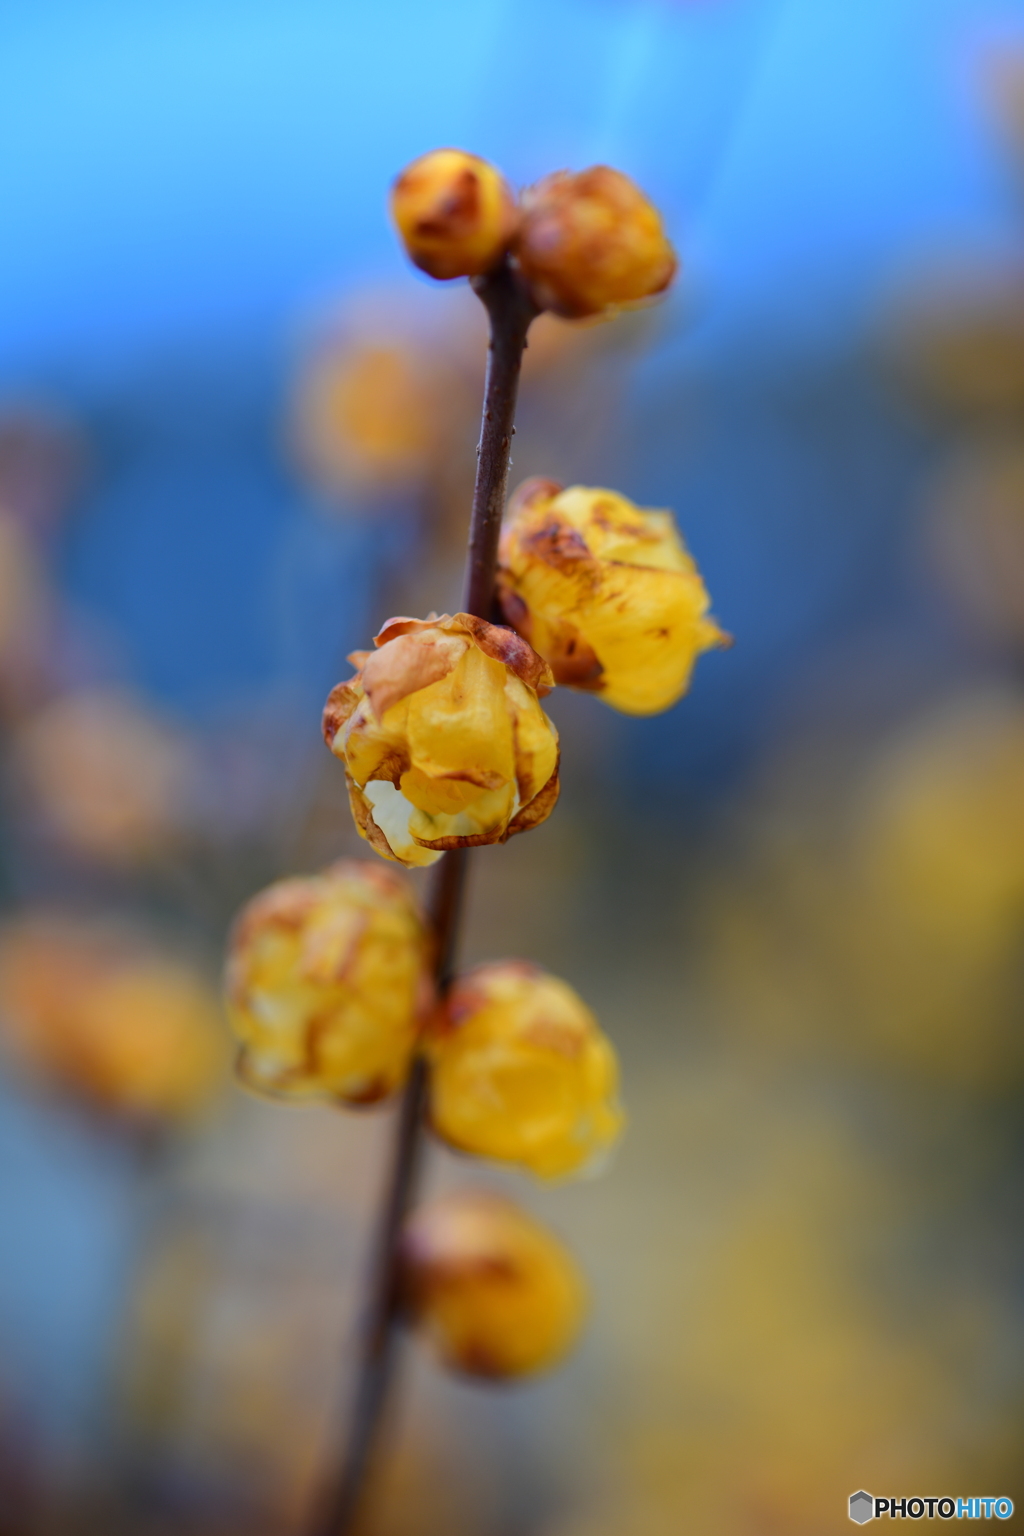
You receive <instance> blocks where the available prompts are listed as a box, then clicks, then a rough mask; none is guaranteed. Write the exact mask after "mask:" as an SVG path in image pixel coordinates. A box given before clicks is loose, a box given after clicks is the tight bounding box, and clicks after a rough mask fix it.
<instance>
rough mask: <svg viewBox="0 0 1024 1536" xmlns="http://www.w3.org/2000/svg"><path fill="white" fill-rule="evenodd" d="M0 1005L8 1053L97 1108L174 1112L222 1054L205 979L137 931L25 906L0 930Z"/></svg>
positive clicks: (206, 1080)
mask: <svg viewBox="0 0 1024 1536" xmlns="http://www.w3.org/2000/svg"><path fill="white" fill-rule="evenodd" d="M0 1015H2V1020H3V1026H4V1036H5V1039H6V1042H7V1043H8V1044H9V1045H10V1047H11V1049H12V1051H13V1053H14V1055H15V1057H16V1058H17V1059H19V1060H20V1061H21V1062H22V1063H23V1064H24V1065H26V1066H27V1067H28V1068H30V1069H32V1070H35V1071H37V1072H40V1073H41V1074H42V1075H44V1076H47V1077H52V1078H54V1079H56V1080H57V1081H58V1082H60V1083H61V1084H63V1085H64V1086H65V1087H69V1088H71V1089H73V1090H74V1091H76V1092H78V1093H80V1094H81V1095H82V1096H83V1097H85V1098H87V1099H89V1100H91V1101H92V1102H93V1103H94V1104H96V1105H98V1106H100V1107H101V1108H104V1109H106V1110H109V1111H113V1112H115V1113H118V1114H122V1115H125V1116H128V1117H129V1118H135V1119H144V1120H151V1119H156V1120H165V1119H176V1118H179V1117H182V1116H185V1115H187V1114H189V1113H191V1112H192V1111H194V1110H195V1109H196V1108H198V1107H199V1106H200V1105H201V1104H202V1103H203V1101H204V1100H205V1099H206V1098H208V1097H209V1095H210V1093H211V1092H212V1090H213V1089H214V1088H215V1086H216V1085H217V1083H218V1082H219V1080H220V1076H221V1070H222V1066H223V1062H224V1050H223V1025H222V1021H221V1017H220V1013H219V1010H218V1008H217V1005H216V1001H215V999H214V998H213V996H212V995H211V992H210V989H209V988H208V987H207V986H206V984H205V982H204V981H203V980H202V979H201V978H200V977H199V976H198V975H197V974H196V973H195V972H194V971H193V970H192V969H191V968H190V967H188V966H186V965H184V964H182V963H181V962H179V961H176V960H171V959H168V958H167V957H165V956H162V955H160V954H158V953H155V952H154V951H153V950H152V949H150V948H149V947H148V946H147V945H145V944H143V943H142V942H141V941H139V940H138V939H136V938H134V937H132V936H130V935H126V934H124V933H120V932H118V931H116V930H114V929H110V928H106V927H103V926H100V925H98V924H94V923H86V922H83V921H81V920H76V919H71V918H58V917H52V916H43V915H34V916H31V917H26V918H23V919H21V920H19V921H17V922H14V923H11V924H9V925H8V926H7V927H6V928H5V930H4V931H3V933H2V934H0Z"/></svg>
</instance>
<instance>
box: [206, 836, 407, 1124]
mask: <svg viewBox="0 0 1024 1536" xmlns="http://www.w3.org/2000/svg"><path fill="white" fill-rule="evenodd" d="M427 959H428V942H427V938H426V934H425V931H424V928H423V925H422V923H421V922H420V919H419V916H418V914H417V912H416V908H415V906H414V904H413V901H412V898H411V896H410V895H409V892H408V891H407V889H406V887H405V886H404V884H403V883H402V881H401V879H400V878H399V877H398V876H397V875H393V874H391V873H390V872H389V871H387V870H385V869H382V868H381V867H380V866H379V865H376V864H360V863H356V862H353V861H347V860H343V861H341V862H340V863H337V864H333V865H331V867H330V868H329V869H326V870H324V872H323V873H322V874H319V875H310V876H306V877H305V878H295V879H290V880H279V881H278V882H277V883H276V884H275V885H271V886H268V887H267V889H266V890H264V891H261V892H260V893H259V895H258V896H255V897H254V898H253V899H252V901H250V902H249V904H248V906H246V907H244V908H243V909H242V911H241V913H240V914H239V916H238V918H237V920H236V922H235V926H234V929H233V932H232V935H231V940H230V945H229V949H228V960H227V971H226V977H225V982H226V992H227V1004H228V1014H229V1017H230V1019H231V1023H232V1026H233V1027H234V1030H235V1033H236V1034H237V1036H238V1038H239V1039H240V1040H241V1042H242V1051H241V1056H240V1059H239V1073H240V1075H241V1077H242V1079H243V1081H244V1082H245V1083H246V1085H247V1086H249V1087H251V1088H255V1089H256V1090H258V1091H261V1092H264V1093H271V1094H278V1095H281V1096H283V1097H288V1098H327V1099H334V1100H339V1101H341V1102H342V1103H346V1104H372V1103H374V1102H376V1100H378V1099H382V1098H384V1096H385V1095H386V1094H388V1093H391V1092H392V1091H393V1090H394V1089H395V1088H398V1087H399V1086H400V1085H401V1084H402V1083H403V1082H404V1081H405V1078H406V1076H407V1074H408V1071H409V1066H410V1063H411V1061H412V1055H413V1050H414V1048H415V1044H416V1036H417V1033H418V1028H419V1021H420V1018H421V1017H422V1014H423V1012H424V1010H425V1005H427V1004H428V1003H429V997H430V984H429V980H428V970H427Z"/></svg>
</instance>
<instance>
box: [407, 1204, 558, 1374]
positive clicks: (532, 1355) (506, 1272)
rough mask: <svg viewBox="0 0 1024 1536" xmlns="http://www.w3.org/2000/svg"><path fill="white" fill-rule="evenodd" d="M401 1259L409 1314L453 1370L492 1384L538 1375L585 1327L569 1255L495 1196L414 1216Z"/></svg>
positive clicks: (435, 1206)
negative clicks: (491, 1381) (504, 1379)
mask: <svg viewBox="0 0 1024 1536" xmlns="http://www.w3.org/2000/svg"><path fill="white" fill-rule="evenodd" d="M401 1259H402V1280H403V1293H404V1299H405V1303H406V1307H407V1310H408V1314H409V1316H410V1318H411V1320H412V1321H413V1323H414V1325H415V1326H416V1327H418V1328H419V1329H421V1330H422V1331H423V1332H424V1333H425V1334H426V1336H427V1337H428V1338H429V1339H430V1341H431V1343H432V1344H433V1345H434V1347H435V1349H436V1350H437V1352H438V1354H439V1355H440V1357H441V1359H442V1361H443V1362H444V1364H445V1365H447V1366H448V1367H449V1368H450V1369H452V1370H455V1371H460V1372H463V1373H465V1374H466V1375H469V1376H482V1377H487V1378H490V1379H492V1380H501V1379H502V1378H507V1377H515V1376H526V1375H530V1374H532V1373H533V1372H536V1371H542V1370H546V1369H547V1368H548V1367H549V1366H552V1365H555V1364H557V1362H558V1361H559V1360H560V1359H561V1358H562V1357H563V1355H565V1354H566V1353H567V1351H568V1350H569V1349H570V1348H571V1347H572V1345H573V1344H574V1343H575V1341H576V1338H577V1336H578V1334H579V1331H580V1328H581V1327H582V1325H583V1321H584V1318H585V1316H586V1311H587V1293H586V1287H585V1285H584V1281H583V1277H582V1276H581V1275H580V1272H579V1270H578V1269H577V1267H576V1264H575V1262H574V1261H573V1258H572V1256H571V1255H570V1254H569V1253H568V1251H567V1250H566V1249H565V1247H564V1246H563V1245H562V1244H561V1243H560V1242H559V1241H558V1239H557V1238H555V1237H554V1236H553V1235H552V1233H550V1232H549V1231H547V1229H546V1228H544V1227H542V1226H541V1225H540V1224H539V1223H538V1222H536V1221H534V1220H533V1219H532V1217H530V1216H527V1215H526V1213H525V1212H524V1211H521V1210H520V1209H519V1208H518V1207H517V1206H515V1205H513V1204H512V1202H511V1201H510V1200H505V1199H502V1198H501V1197H500V1196H498V1195H492V1194H488V1193H484V1192H479V1191H474V1192H469V1191H467V1192H464V1193H459V1194H454V1195H448V1196H446V1197H445V1198H444V1199H441V1200H437V1201H435V1202H434V1203H433V1204H431V1205H427V1206H424V1207H423V1208H422V1209H421V1210H418V1211H416V1212H415V1213H414V1215H413V1216H412V1218H411V1219H410V1220H409V1222H408V1223H407V1225H406V1228H405V1231H404V1233H403V1237H402V1247H401Z"/></svg>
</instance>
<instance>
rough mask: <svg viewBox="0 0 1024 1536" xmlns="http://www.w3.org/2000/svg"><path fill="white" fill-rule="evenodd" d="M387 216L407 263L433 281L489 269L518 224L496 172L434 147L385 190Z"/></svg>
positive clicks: (510, 199)
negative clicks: (395, 228)
mask: <svg viewBox="0 0 1024 1536" xmlns="http://www.w3.org/2000/svg"><path fill="white" fill-rule="evenodd" d="M391 213H392V217H393V218H394V221H395V223H396V224H397V226H398V232H399V234H400V235H401V237H402V240H403V242H404V244H405V248H406V251H407V252H408V254H409V257H410V259H411V260H412V261H413V262H415V264H416V266H418V267H420V268H421V269H422V270H423V271H424V272H428V273H429V274H430V276H431V277H437V278H452V277H473V276H476V275H478V274H479V273H482V272H487V271H489V270H490V269H491V267H493V266H495V265H496V263H497V262H498V261H500V259H501V257H502V256H503V255H504V253H505V251H506V249H507V248H508V244H509V241H510V240H511V239H512V236H513V234H514V233H515V230H516V225H517V223H518V220H519V211H518V209H517V207H516V201H515V197H514V196H513V193H512V191H511V189H510V187H509V185H508V183H507V182H506V181H505V178H504V177H503V176H502V174H501V172H500V171H499V170H498V169H497V168H496V167H495V166H493V165H491V164H490V163H489V162H488V161H487V160H481V159H480V157H479V155H470V154H467V153H466V152H465V151H464V150H461V149H435V150H432V151H431V152H430V153H429V154H426V155H421V156H420V157H419V159H418V160H413V161H412V162H411V164H409V165H407V166H406V167H405V170H404V171H402V172H401V173H400V174H399V175H398V176H397V177H396V178H395V182H394V185H393V187H392V189H391Z"/></svg>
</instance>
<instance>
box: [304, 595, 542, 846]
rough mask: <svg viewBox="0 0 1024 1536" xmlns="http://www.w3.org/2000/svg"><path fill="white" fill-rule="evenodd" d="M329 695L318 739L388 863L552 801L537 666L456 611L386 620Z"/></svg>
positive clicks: (507, 640)
mask: <svg viewBox="0 0 1024 1536" xmlns="http://www.w3.org/2000/svg"><path fill="white" fill-rule="evenodd" d="M375 644H376V645H377V646H378V647H379V649H378V650H376V651H374V652H367V651H357V652H355V653H354V654H353V655H352V656H351V657H350V658H349V659H350V660H351V662H352V664H353V666H355V667H356V668H357V671H356V674H355V676H354V677H353V678H351V679H350V680H349V681H348V682H347V683H339V684H338V685H337V687H336V688H334V689H333V691H332V692H331V695H330V697H329V698H328V700H327V705H326V708H325V710H324V722H323V723H324V737H325V739H326V741H327V745H328V746H329V747H330V749H331V751H332V752H333V753H334V755H335V756H336V757H338V758H340V759H341V761H342V762H343V763H344V765H345V774H346V778H347V780H348V787H349V798H350V800H351V804H352V814H353V816H354V817H355V821H356V826H357V827H358V829H359V832H360V834H361V835H362V836H363V837H365V838H366V839H367V841H368V842H369V843H370V844H371V845H372V846H373V847H374V848H375V849H376V850H377V852H378V853H380V854H382V855H383V856H384V858H387V859H397V860H398V862H399V863H401V864H407V865H414V864H432V863H433V862H434V860H435V859H437V858H438V857H439V856H440V855H441V853H443V852H444V851H445V849H448V848H469V847H474V846H477V845H479V844H485V843H503V842H504V841H505V840H506V838H509V837H511V836H512V835H513V834H514V833H516V832H525V831H527V830H528V829H529V828H530V827H534V826H536V825H537V824H538V823H539V822H542V821H544V820H545V819H546V818H547V817H548V816H549V815H550V814H551V811H552V809H553V807H554V804H555V801H556V800H557V799H558V735H557V732H556V731H555V728H554V726H553V725H552V724H551V721H550V720H549V719H548V718H547V716H546V715H545V714H544V711H543V710H542V709H541V707H540V704H539V702H538V699H539V696H542V695H543V694H545V693H547V692H548V691H549V689H550V687H551V673H550V671H549V669H548V667H547V665H546V663H545V662H543V661H542V660H541V658H540V657H539V656H538V655H537V654H536V653H535V652H534V651H533V650H531V648H530V646H529V645H527V644H526V642H525V641H524V640H522V639H520V637H519V636H518V635H516V634H514V633H513V631H512V630H510V629H505V628H504V627H503V626H501V625H497V624H488V623H485V621H484V620H483V619H477V618H473V617H472V615H470V614H466V613H457V614H455V616H454V617H449V615H448V614H442V615H441V617H440V618H432V619H425V620H423V619H404V618H398V619H390V620H389V621H388V622H387V624H385V626H384V628H383V629H382V630H381V632H380V634H379V635H378V636H377V637H376V641H375Z"/></svg>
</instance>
